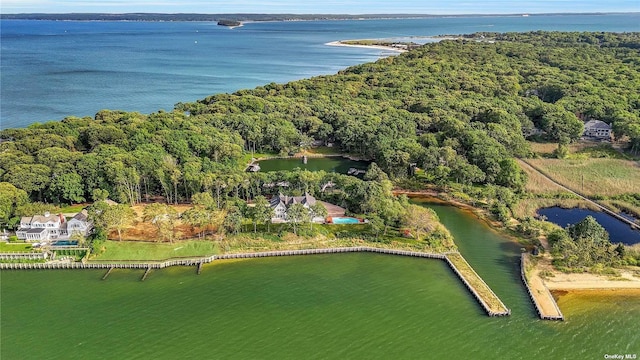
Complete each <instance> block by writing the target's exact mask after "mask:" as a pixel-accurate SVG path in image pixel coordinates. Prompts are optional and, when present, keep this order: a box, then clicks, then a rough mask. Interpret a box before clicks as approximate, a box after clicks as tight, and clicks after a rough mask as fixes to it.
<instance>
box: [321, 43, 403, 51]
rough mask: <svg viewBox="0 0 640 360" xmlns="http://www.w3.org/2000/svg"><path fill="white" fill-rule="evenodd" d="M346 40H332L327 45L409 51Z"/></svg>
mask: <svg viewBox="0 0 640 360" xmlns="http://www.w3.org/2000/svg"><path fill="white" fill-rule="evenodd" d="M344 41H346V40H339V41H331V42H328V43H326V44H325V45H328V46H343V47H355V48H364V49H376V50H387V51H394V52H397V53H404V52H407V50H404V49H398V48H394V47H391V46H383V45H357V44H345V43H344Z"/></svg>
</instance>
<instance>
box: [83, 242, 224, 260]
mask: <svg viewBox="0 0 640 360" xmlns="http://www.w3.org/2000/svg"><path fill="white" fill-rule="evenodd" d="M218 252H219V251H218V244H217V243H216V242H213V241H198V240H192V241H180V242H176V243H173V244H169V243H165V244H158V243H151V242H134V241H106V242H104V243H103V244H102V245H101V246H100V255H98V256H96V257H93V258H92V259H91V260H99V261H118V260H124V261H127V260H139V261H144V260H165V259H170V258H177V257H191V256H193V257H196V256H209V255H213V254H217V253H218Z"/></svg>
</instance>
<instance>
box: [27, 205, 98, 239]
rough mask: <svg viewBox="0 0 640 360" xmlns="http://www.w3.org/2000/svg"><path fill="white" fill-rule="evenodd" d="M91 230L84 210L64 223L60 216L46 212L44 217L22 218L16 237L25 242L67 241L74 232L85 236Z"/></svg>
mask: <svg viewBox="0 0 640 360" xmlns="http://www.w3.org/2000/svg"><path fill="white" fill-rule="evenodd" d="M91 228H92V224H91V222H90V221H88V219H87V212H86V210H83V211H82V212H80V213H78V214H76V215H75V216H74V217H73V218H72V219H71V220H69V221H66V219H65V217H64V216H62V214H57V215H55V214H53V215H52V214H50V213H49V212H46V213H44V215H34V216H23V217H22V219H20V229H18V230H17V231H16V236H17V237H18V239H21V240H26V241H38V242H39V241H50V240H59V239H68V238H69V236H70V235H73V233H75V232H79V233H81V234H82V235H84V236H86V235H88V234H89V232H90V231H91Z"/></svg>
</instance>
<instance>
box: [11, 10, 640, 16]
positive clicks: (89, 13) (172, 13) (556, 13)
mask: <svg viewBox="0 0 640 360" xmlns="http://www.w3.org/2000/svg"><path fill="white" fill-rule="evenodd" d="M601 14H640V11H588V12H577V11H567V12H517V13H515V12H508V13H449V14H437V13H434V14H429V13H283V12H274V13H269V12H255V13H254V12H224V13H199V12H19V13H6V12H4V13H2V14H0V16H2V15H254V16H255V15H271V16H273V15H288V16H290V15H293V16H296V15H304V16H310V15H312V16H340V15H344V16H385V15H386V16H388V15H392V16H471V15H474V16H477V15H482V16H491V15H601Z"/></svg>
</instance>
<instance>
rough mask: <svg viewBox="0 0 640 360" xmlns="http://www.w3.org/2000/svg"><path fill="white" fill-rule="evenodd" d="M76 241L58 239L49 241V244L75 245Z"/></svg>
mask: <svg viewBox="0 0 640 360" xmlns="http://www.w3.org/2000/svg"><path fill="white" fill-rule="evenodd" d="M77 245H78V242H77V241H71V240H58V241H54V242H52V243H51V246H77Z"/></svg>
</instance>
